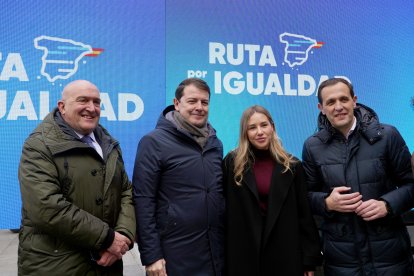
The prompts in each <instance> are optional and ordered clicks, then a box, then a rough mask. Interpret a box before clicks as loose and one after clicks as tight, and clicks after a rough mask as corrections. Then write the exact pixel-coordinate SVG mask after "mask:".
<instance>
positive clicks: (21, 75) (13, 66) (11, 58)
mask: <svg viewBox="0 0 414 276" xmlns="http://www.w3.org/2000/svg"><path fill="white" fill-rule="evenodd" d="M1 58H2V55H0V60H1ZM10 78H17V79H18V80H19V81H29V78H28V77H27V73H26V69H25V68H24V65H23V60H22V57H21V56H20V54H19V53H9V54H8V55H7V58H6V61H5V62H4V65H3V70H2V71H1V73H0V80H2V81H8V80H9V79H10Z"/></svg>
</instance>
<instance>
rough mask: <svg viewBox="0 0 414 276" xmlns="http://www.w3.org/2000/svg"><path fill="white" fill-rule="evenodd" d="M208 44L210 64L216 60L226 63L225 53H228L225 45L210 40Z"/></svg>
mask: <svg viewBox="0 0 414 276" xmlns="http://www.w3.org/2000/svg"><path fill="white" fill-rule="evenodd" d="M208 46H209V47H208V49H209V57H210V58H209V62H210V64H216V61H218V63H220V64H226V62H225V61H224V54H225V53H226V49H225V48H224V45H223V44H221V43H218V42H210V43H209V45H208Z"/></svg>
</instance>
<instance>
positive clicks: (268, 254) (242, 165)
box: [224, 105, 321, 276]
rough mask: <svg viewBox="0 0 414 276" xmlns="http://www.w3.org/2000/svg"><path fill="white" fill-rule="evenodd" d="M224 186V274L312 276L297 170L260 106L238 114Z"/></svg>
mask: <svg viewBox="0 0 414 276" xmlns="http://www.w3.org/2000/svg"><path fill="white" fill-rule="evenodd" d="M224 187H225V195H226V200H227V215H226V227H227V229H226V232H227V237H226V239H227V241H226V246H227V250H226V258H227V275H229V276H233V275H237V276H240V275H289V276H293V275H306V276H310V275H313V271H314V270H315V267H316V266H317V265H319V264H320V263H321V256H320V247H319V235H318V231H317V228H316V226H315V223H314V220H313V217H312V215H311V211H310V207H309V204H308V200H307V192H306V185H305V181H304V177H303V169H302V165H301V163H300V161H299V160H297V159H296V158H294V157H293V156H291V155H290V154H288V153H287V152H286V151H285V150H284V148H283V147H282V145H281V143H280V141H279V139H278V137H277V134H276V130H275V126H274V122H273V120H272V117H271V115H270V113H269V112H268V111H267V110H266V109H265V108H263V107H261V106H257V105H255V106H252V107H250V108H248V109H246V110H245V111H244V112H243V115H242V117H241V120H240V137H239V145H238V147H237V148H236V149H235V150H233V151H231V152H230V153H229V154H228V155H227V156H226V157H225V159H224Z"/></svg>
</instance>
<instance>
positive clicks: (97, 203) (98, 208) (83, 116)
mask: <svg viewBox="0 0 414 276" xmlns="http://www.w3.org/2000/svg"><path fill="white" fill-rule="evenodd" d="M100 103H101V100H100V93H99V90H98V88H97V87H96V86H95V85H94V84H92V83H90V82H89V81H85V80H77V81H73V82H71V83H69V84H68V85H67V86H66V87H65V88H64V90H63V93H62V99H61V100H59V101H58V106H57V108H55V109H54V110H53V111H52V112H51V113H50V114H49V115H47V116H46V118H45V119H44V120H43V122H42V123H40V124H39V126H38V127H37V128H36V129H35V130H34V131H33V132H32V134H30V136H29V137H28V138H27V140H26V141H25V143H24V146H23V151H22V156H21V160H20V165H19V182H20V190H21V196H22V221H21V229H20V235H19V249H18V273H19V275H103V274H105V275H108V274H109V275H122V270H123V269H122V267H123V266H122V255H123V254H125V253H126V252H127V251H128V250H129V249H131V248H132V246H133V241H134V239H135V211H134V206H133V201H132V187H131V183H130V181H129V179H128V176H127V174H126V172H125V168H124V164H123V161H122V154H121V149H120V146H119V143H118V141H116V140H115V139H114V138H112V137H111V136H110V135H109V133H108V132H107V131H106V130H105V129H104V128H103V127H102V126H101V125H99V117H100V112H101V109H100Z"/></svg>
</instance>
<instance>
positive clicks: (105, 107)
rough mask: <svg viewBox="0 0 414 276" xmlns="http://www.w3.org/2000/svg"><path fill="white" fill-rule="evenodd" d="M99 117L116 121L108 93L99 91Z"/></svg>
mask: <svg viewBox="0 0 414 276" xmlns="http://www.w3.org/2000/svg"><path fill="white" fill-rule="evenodd" d="M101 118H106V119H107V120H108V121H116V116H115V111H114V108H113V106H112V103H111V99H110V98H109V95H108V93H101Z"/></svg>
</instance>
